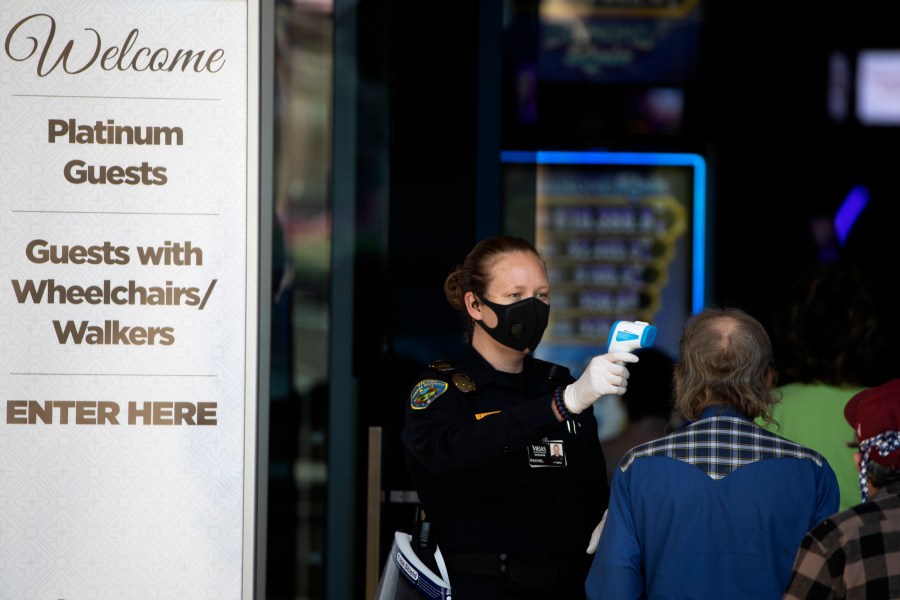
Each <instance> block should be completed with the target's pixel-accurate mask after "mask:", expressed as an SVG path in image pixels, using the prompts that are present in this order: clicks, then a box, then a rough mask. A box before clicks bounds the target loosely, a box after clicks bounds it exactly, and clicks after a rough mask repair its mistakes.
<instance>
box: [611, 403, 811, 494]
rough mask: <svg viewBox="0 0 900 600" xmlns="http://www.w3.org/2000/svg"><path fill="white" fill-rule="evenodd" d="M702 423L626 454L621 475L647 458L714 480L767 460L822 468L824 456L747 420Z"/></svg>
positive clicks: (730, 417) (706, 420) (726, 416)
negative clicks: (672, 462) (786, 459)
mask: <svg viewBox="0 0 900 600" xmlns="http://www.w3.org/2000/svg"><path fill="white" fill-rule="evenodd" d="M709 415H710V413H709V412H705V413H704V417H705V418H702V419H701V420H699V421H697V422H696V423H693V424H691V425H688V426H687V427H685V428H684V429H682V430H680V431H678V432H676V433H674V434H671V435H668V436H666V437H664V438H660V439H658V440H653V441H651V442H647V443H645V444H642V445H640V446H637V447H636V448H633V449H632V450H631V452H629V453H628V454H626V455H625V458H624V460H623V461H622V462H621V463H620V464H619V469H620V470H621V471H622V472H625V471H627V470H628V468H629V467H630V466H631V464H632V463H633V462H634V461H635V460H636V459H638V458H641V457H644V456H667V457H669V458H674V459H676V460H680V461H682V462H686V463H688V464H691V465H694V466H695V467H697V468H699V469H702V470H703V471H704V472H706V474H707V475H709V476H710V477H712V478H713V479H722V478H723V477H726V476H728V475H730V474H731V473H732V472H734V471H735V470H736V469H738V468H739V467H742V466H744V465H748V464H750V463H754V462H757V461H759V460H763V459H766V458H779V457H785V456H787V457H792V458H804V459H809V460H811V461H813V462H814V463H816V465H818V466H821V465H822V455H821V454H819V453H818V452H816V451H815V450H811V449H809V448H806V447H804V446H801V445H799V444H795V443H794V442H791V441H788V440H786V439H784V438H782V437H780V436H777V435H774V434H772V433H771V432H768V431H766V430H765V429H762V428H761V427H758V426H757V425H756V424H754V423H753V422H752V421H750V420H748V419H747V418H746V417H740V416H734V413H732V414H727V413H726V414H722V415H719V416H717V417H716V418H708V417H709Z"/></svg>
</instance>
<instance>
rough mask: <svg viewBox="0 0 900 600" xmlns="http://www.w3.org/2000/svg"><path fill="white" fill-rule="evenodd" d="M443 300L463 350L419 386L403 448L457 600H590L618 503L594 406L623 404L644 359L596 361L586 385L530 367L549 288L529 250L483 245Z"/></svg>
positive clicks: (555, 370)
mask: <svg viewBox="0 0 900 600" xmlns="http://www.w3.org/2000/svg"><path fill="white" fill-rule="evenodd" d="M444 291H445V293H446V295H447V300H448V301H449V302H450V304H451V305H452V306H453V307H454V308H456V309H457V310H459V311H460V312H461V313H462V315H463V316H464V318H465V321H466V324H467V325H466V328H465V330H466V336H465V341H466V342H468V343H467V344H466V345H465V347H464V348H463V349H462V352H461V354H460V356H458V357H455V358H453V359H451V360H438V361H435V362H433V363H431V364H430V365H429V367H428V369H427V370H426V371H425V372H424V373H423V374H422V375H421V377H420V378H419V380H418V382H417V383H416V384H415V385H414V386H413V388H412V390H411V392H410V395H409V398H408V400H407V408H406V423H405V427H404V430H403V433H402V438H403V443H404V446H405V448H406V458H407V464H408V468H409V473H410V476H411V478H412V481H413V483H414V484H415V487H416V490H417V492H418V494H419V500H420V502H421V503H422V507H423V508H424V512H425V515H426V518H427V520H428V522H429V524H430V528H431V529H430V531H431V535H432V537H433V539H434V540H436V542H437V545H438V547H439V548H440V550H441V554H442V555H443V557H444V559H445V561H446V564H447V569H448V572H449V577H450V585H451V587H452V589H453V598H454V600H475V599H481V598H484V599H490V600H498V599H503V598H516V599H519V598H552V599H583V598H584V597H585V593H584V580H585V577H586V575H587V569H588V567H589V566H590V561H589V559H590V558H591V556H590V554H588V553H587V552H588V546H589V543H590V542H591V541H592V540H591V538H592V531H594V530H595V528H596V526H597V525H598V523H599V522H600V518H601V517H602V516H603V513H604V511H605V510H606V504H607V501H608V497H609V488H608V486H607V481H606V466H605V462H604V458H603V451H602V450H601V448H600V442H599V440H598V438H597V422H596V420H595V418H594V415H593V410H592V409H591V406H592V404H593V403H594V401H595V400H596V399H597V398H598V397H600V396H602V395H604V394H622V393H624V391H625V386H626V384H627V378H628V370H627V368H626V367H625V366H624V363H630V362H636V361H637V356H635V355H634V354H631V353H626V352H616V353H612V354H607V355H603V356H597V357H594V359H593V360H592V361H591V362H590V364H589V365H588V367H587V368H586V369H585V371H584V374H583V375H582V376H581V377H580V378H579V379H578V380H577V381H576V380H575V379H574V378H573V377H572V376H571V375H570V373H569V370H568V369H566V368H565V367H562V366H560V365H556V364H552V363H549V362H546V361H542V360H539V359H536V358H534V357H533V356H532V353H533V352H534V350H535V348H536V347H537V345H538V342H540V339H541V336H542V335H543V333H544V329H545V328H546V327H547V321H548V318H549V314H550V283H549V281H548V278H547V272H546V266H545V264H544V261H543V259H542V258H541V257H540V255H539V254H538V253H537V251H536V250H535V248H534V247H533V246H532V245H531V244H530V243H529V242H528V241H526V240H524V239H521V238H516V237H510V236H495V237H491V238H487V239H485V240H483V241H481V242H480V243H479V244H478V245H476V246H475V248H474V249H473V250H472V251H471V252H470V253H469V255H468V256H467V257H466V260H465V262H464V264H463V265H461V266H458V267H457V268H456V269H455V270H453V271H452V272H451V273H450V275H449V276H448V277H447V279H446V282H445V284H444ZM555 445H558V446H559V449H558V452H555V451H552V450H551V448H552V447H553V446H555Z"/></svg>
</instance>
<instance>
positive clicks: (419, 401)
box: [409, 379, 447, 410]
mask: <svg viewBox="0 0 900 600" xmlns="http://www.w3.org/2000/svg"><path fill="white" fill-rule="evenodd" d="M446 391H447V382H446V381H441V380H440V379H423V380H422V381H420V382H419V383H417V384H416V385H415V387H413V389H412V392H410V394H409V405H410V407H411V408H412V409H413V410H421V409H423V408H425V407H427V406H428V405H429V404H431V403H432V402H433V401H434V399H435V398H437V397H438V396H440V395H441V394H443V393H444V392H446Z"/></svg>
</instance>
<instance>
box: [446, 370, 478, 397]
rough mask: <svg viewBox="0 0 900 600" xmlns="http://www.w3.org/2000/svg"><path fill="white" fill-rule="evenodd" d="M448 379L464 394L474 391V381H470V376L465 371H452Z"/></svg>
mask: <svg viewBox="0 0 900 600" xmlns="http://www.w3.org/2000/svg"><path fill="white" fill-rule="evenodd" d="M450 380H451V381H452V382H453V385H455V386H456V389H458V390H459V391H461V392H463V393H464V394H465V393H468V392H472V391H474V390H475V389H476V387H477V386H476V385H475V382H474V381H472V378H471V377H469V376H468V375H466V374H465V373H454V374H453V377H452V378H451V379H450Z"/></svg>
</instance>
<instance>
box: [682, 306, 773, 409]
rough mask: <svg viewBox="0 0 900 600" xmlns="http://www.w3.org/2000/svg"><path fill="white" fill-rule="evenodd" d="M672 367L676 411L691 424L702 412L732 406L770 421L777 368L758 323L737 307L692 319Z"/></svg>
mask: <svg viewBox="0 0 900 600" xmlns="http://www.w3.org/2000/svg"><path fill="white" fill-rule="evenodd" d="M680 355H681V357H680V359H679V360H678V362H677V364H676V365H675V409H676V410H677V411H678V413H679V414H680V415H681V416H682V417H684V418H685V419H687V420H689V421H695V420H696V419H697V418H698V417H699V416H700V413H701V412H703V409H704V408H707V407H709V406H715V405H729V406H733V407H734V408H735V409H737V410H738V412H740V413H741V414H743V415H745V416H747V417H749V418H751V419H755V418H757V417H762V418H763V419H764V420H766V421H771V417H770V408H771V406H772V404H774V403H775V402H776V401H777V399H778V396H777V394H776V393H775V392H773V387H774V385H775V369H774V367H773V355H772V343H771V341H770V340H769V335H768V334H767V333H766V330H765V329H764V328H763V326H762V325H761V324H760V322H759V321H757V320H756V319H754V318H753V317H751V316H750V315H749V314H747V313H746V312H744V311H743V310H741V309H739V308H707V309H704V310H702V311H701V312H699V313H697V314H695V315H693V316H691V317H690V318H689V319H688V321H687V324H686V325H685V328H684V334H683V335H682V338H681V347H680Z"/></svg>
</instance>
